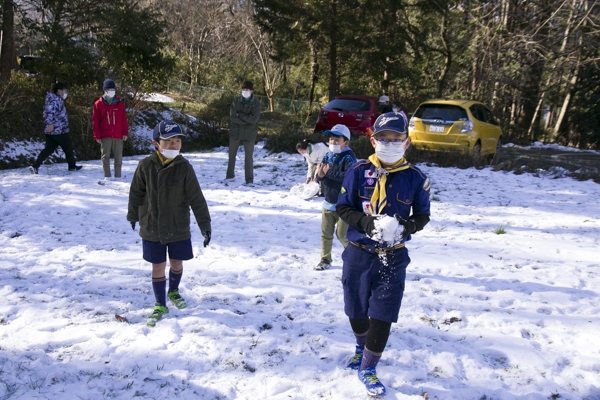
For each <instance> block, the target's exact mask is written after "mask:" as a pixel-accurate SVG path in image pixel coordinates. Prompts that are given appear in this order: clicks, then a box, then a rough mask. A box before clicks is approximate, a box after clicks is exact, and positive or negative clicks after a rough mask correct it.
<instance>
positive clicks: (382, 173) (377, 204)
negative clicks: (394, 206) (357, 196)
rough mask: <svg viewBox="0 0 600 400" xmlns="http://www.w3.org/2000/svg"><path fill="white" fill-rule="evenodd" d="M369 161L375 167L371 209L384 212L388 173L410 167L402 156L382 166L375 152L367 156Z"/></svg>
mask: <svg viewBox="0 0 600 400" xmlns="http://www.w3.org/2000/svg"><path fill="white" fill-rule="evenodd" d="M369 161H371V164H373V165H374V166H375V168H377V170H376V171H377V184H376V185H375V190H374V191H373V196H371V207H372V208H371V209H372V210H373V211H374V212H375V213H376V214H378V215H379V214H383V213H384V211H385V206H386V204H387V198H386V195H385V183H386V181H387V176H388V174H392V173H394V172H398V171H402V170H405V169H408V168H410V164H409V163H408V162H407V161H406V159H405V158H404V157H402V158H401V159H400V160H398V161H397V162H396V163H395V164H393V165H390V166H389V167H385V168H383V167H382V166H381V162H380V161H379V158H377V155H376V154H371V156H370V157H369Z"/></svg>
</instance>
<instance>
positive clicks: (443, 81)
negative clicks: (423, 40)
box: [437, 15, 452, 98]
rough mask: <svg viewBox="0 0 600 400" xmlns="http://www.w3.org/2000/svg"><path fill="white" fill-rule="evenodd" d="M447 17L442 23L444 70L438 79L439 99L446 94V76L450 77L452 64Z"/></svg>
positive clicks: (443, 18) (444, 17)
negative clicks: (447, 35)
mask: <svg viewBox="0 0 600 400" xmlns="http://www.w3.org/2000/svg"><path fill="white" fill-rule="evenodd" d="M446 22H447V21H446V16H445V15H444V16H443V17H442V23H441V27H440V37H441V39H442V45H443V46H444V53H445V54H444V68H443V69H442V72H441V73H440V76H439V77H438V82H437V97H440V98H441V97H442V95H443V93H444V88H445V86H446V76H447V75H448V71H449V70H450V64H452V52H451V51H450V47H449V46H448V39H447V37H446V34H447V31H448V27H447V25H446Z"/></svg>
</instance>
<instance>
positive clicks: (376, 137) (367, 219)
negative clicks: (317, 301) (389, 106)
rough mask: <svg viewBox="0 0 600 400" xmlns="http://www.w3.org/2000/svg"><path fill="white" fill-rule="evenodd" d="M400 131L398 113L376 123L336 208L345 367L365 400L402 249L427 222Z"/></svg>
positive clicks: (386, 328)
mask: <svg viewBox="0 0 600 400" xmlns="http://www.w3.org/2000/svg"><path fill="white" fill-rule="evenodd" d="M407 128H408V122H407V120H406V117H405V116H404V115H402V114H400V113H398V114H396V113H394V112H389V113H385V114H382V115H380V116H379V117H378V118H377V120H376V121H375V126H374V131H373V134H372V136H371V139H370V140H371V145H372V146H373V147H374V148H375V154H373V155H371V156H370V157H369V159H368V160H365V161H361V162H358V163H357V164H355V165H354V166H353V168H352V169H351V170H350V171H348V173H347V174H346V177H345V179H344V183H343V186H342V190H341V192H340V196H339V199H338V202H337V207H336V210H337V213H338V214H339V216H340V218H341V219H342V220H343V221H345V222H346V223H348V225H349V228H348V234H347V238H348V240H349V241H350V244H349V245H348V246H347V247H346V249H345V250H344V253H343V254H342V259H343V261H344V267H343V272H342V284H343V287H344V309H345V312H346V315H347V316H348V317H349V319H350V326H351V327H352V331H353V332H354V335H355V337H356V351H355V354H354V356H353V357H352V359H351V361H350V363H349V364H348V368H352V369H357V370H358V377H359V379H360V380H361V381H362V382H363V383H364V385H365V387H366V389H367V392H368V394H369V395H371V396H381V395H384V394H385V387H384V386H383V384H382V383H381V382H380V381H379V379H378V378H377V373H376V366H377V363H378V362H379V359H380V358H381V355H382V353H383V350H384V349H385V345H386V343H387V340H388V337H389V334H390V328H391V325H392V323H393V322H397V321H398V313H399V312H400V305H401V302H402V296H403V293H404V281H405V278H406V267H407V266H408V264H409V263H410V258H409V257H408V251H407V250H406V248H405V247H404V244H405V242H407V241H408V240H410V237H411V234H414V233H416V232H418V231H420V230H421V229H423V227H424V226H425V225H426V224H427V223H428V222H429V179H428V178H427V177H426V176H425V175H424V174H423V173H422V172H421V171H420V170H419V169H418V168H417V167H415V166H413V165H411V164H409V163H408V162H407V161H406V159H405V158H404V152H405V151H406V149H407V148H408V146H409V145H410V138H409V137H408V129H407Z"/></svg>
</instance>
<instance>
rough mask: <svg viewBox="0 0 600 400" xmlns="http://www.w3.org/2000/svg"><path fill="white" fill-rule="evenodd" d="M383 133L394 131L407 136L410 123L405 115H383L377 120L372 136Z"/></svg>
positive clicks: (391, 113) (390, 113)
mask: <svg viewBox="0 0 600 400" xmlns="http://www.w3.org/2000/svg"><path fill="white" fill-rule="evenodd" d="M383 131H392V132H396V133H403V134H405V135H406V134H408V121H407V120H406V117H405V116H404V115H402V114H400V113H398V114H396V113H395V112H393V111H392V112H387V113H385V114H381V115H380V116H379V117H377V120H375V125H374V126H373V135H372V136H375V135H377V134H378V133H380V132H383Z"/></svg>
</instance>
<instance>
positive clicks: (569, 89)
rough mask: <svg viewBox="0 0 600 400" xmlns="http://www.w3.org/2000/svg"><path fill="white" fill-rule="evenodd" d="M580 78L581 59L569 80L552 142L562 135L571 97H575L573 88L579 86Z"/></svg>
mask: <svg viewBox="0 0 600 400" xmlns="http://www.w3.org/2000/svg"><path fill="white" fill-rule="evenodd" d="M578 76H579V59H578V60H577V64H576V65H575V71H573V76H572V77H571V79H570V80H569V84H568V87H567V90H566V94H565V99H564V101H563V105H562V107H561V108H560V113H559V114H558V118H557V119H556V124H555V125H554V131H553V132H552V142H556V139H557V138H558V136H559V134H560V125H561V124H562V122H563V119H564V118H565V115H566V113H567V110H568V108H569V104H570V103H571V97H572V96H573V88H575V85H576V84H577V78H578Z"/></svg>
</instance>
